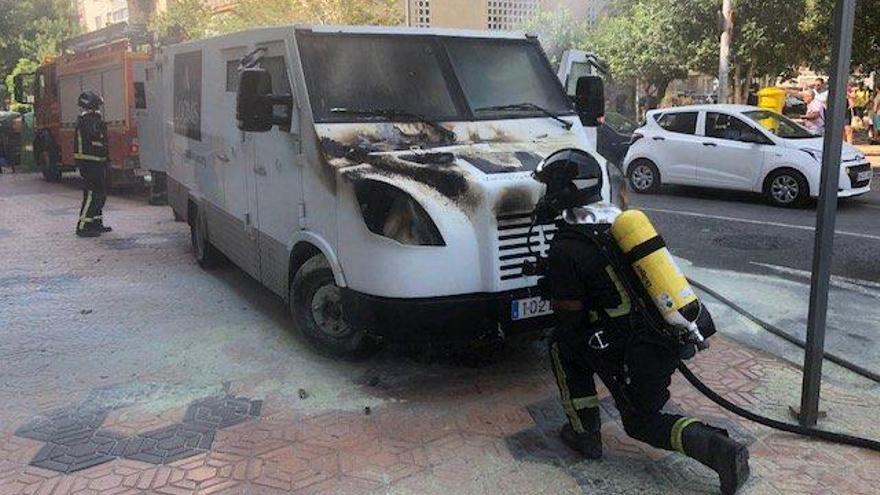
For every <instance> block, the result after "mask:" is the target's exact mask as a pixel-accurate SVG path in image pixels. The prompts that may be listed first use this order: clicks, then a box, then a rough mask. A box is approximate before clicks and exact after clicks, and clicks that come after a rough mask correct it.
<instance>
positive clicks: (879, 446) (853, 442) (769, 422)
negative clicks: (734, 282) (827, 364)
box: [678, 280, 880, 452]
mask: <svg viewBox="0 0 880 495" xmlns="http://www.w3.org/2000/svg"><path fill="white" fill-rule="evenodd" d="M689 282H690V283H691V284H692V285H693V286H694V287H696V288H698V289H700V290H702V291H703V292H705V293H707V294H709V295H710V296H711V297H713V298H715V299H717V300H718V301H719V302H721V303H722V304H724V305H725V306H728V307H729V308H730V309H732V310H734V311H736V312H737V313H739V314H740V315H742V316H744V317H746V318H748V319H749V320H750V321H752V322H753V323H755V324H756V325H758V326H759V327H761V328H762V329H764V330H766V331H768V332H770V333H772V334H773V335H776V336H778V337H781V338H783V339H785V340H786V341H788V342H790V343H792V344H795V345H797V346H798V347H801V348H804V347H805V346H806V344H805V343H804V342H803V341H802V340H800V339H797V338H795V337H792V336H791V335H788V334H787V333H785V332H783V331H782V330H781V329H779V328H778V327H775V326H773V325H771V324H769V323H767V322H765V321H763V320H761V319H760V318H758V317H757V316H755V315H753V314H752V313H749V312H748V311H746V310H745V309H743V308H742V307H740V306H739V305H737V304H736V303H734V302H733V301H731V300H729V299H727V298H725V297H724V296H722V295H721V294H718V293H717V292H715V291H714V290H712V289H710V288H709V287H706V286H705V285H703V284H701V283H699V282H695V281H693V280H689ZM825 357H827V358H828V360H829V361H831V362H832V363H835V364H837V365H839V366H841V367H843V368H845V369H847V370H850V371H852V372H853V373H856V374H857V375H860V376H862V377H865V378H868V379H869V380H872V381H874V382H877V383H880V375H878V374H876V373H874V372H872V371H870V370H867V369H865V368H862V367H861V366H858V365H856V364H854V363H851V362H849V361H847V360H845V359H843V358H841V357H839V356H836V355H834V354H825ZM678 370H679V371H680V372H681V374H682V375H684V377H685V379H686V380H687V381H688V382H690V384H691V385H692V386H693V387H694V388H696V389H697V390H698V391H699V392H700V393H702V394H703V395H705V396H706V397H707V398H708V399H709V400H711V401H712V402H714V403H716V404H718V405H719V406H721V407H723V408H724V409H727V410H728V411H730V412H732V413H733V414H736V415H737V416H740V417H742V418H745V419H747V420H749V421H753V422H755V423H758V424H762V425H764V426H767V427H770V428H773V429H776V430H781V431H785V432H788V433H794V434H797V435H801V436H805V437H810V438H817V439H819V440H824V441H826V442H832V443H838V444H843V445H850V446H853V447H859V448H863V449H869V450H874V451H877V452H880V442H878V441H876V440H870V439H867V438H861V437H857V436H853V435H847V434H845V433H837V432H832V431H827V430H821V429H818V428H808V427H805V426H800V425H795V424H791V423H786V422H784V421H778V420H775V419H771V418H768V417H765V416H761V415H759V414H756V413H754V412H752V411H749V410H747V409H745V408H743V407H740V406H738V405H736V404H734V403H733V402H731V401H729V400H727V399H725V398H724V397H722V396H721V395H720V394H718V393H717V392H715V391H714V390H712V389H711V388H709V386H708V385H706V384H705V383H703V382H702V381H701V380H700V379H699V378H698V377H697V376H696V375H695V374H694V373H693V372H692V371H691V370H690V369H689V368H688V367H687V366H686V365H685V364H684V363H679V365H678Z"/></svg>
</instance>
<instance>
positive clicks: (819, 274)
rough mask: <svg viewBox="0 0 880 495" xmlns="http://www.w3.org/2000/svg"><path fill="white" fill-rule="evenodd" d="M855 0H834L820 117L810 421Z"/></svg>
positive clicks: (821, 344)
mask: <svg viewBox="0 0 880 495" xmlns="http://www.w3.org/2000/svg"><path fill="white" fill-rule="evenodd" d="M855 9H856V0H837V1H836V2H835V4H834V29H833V42H832V52H831V61H832V63H831V75H830V76H831V77H830V82H831V84H830V88H829V93H828V104H829V105H830V106H829V108H828V111H827V112H826V115H828V116H829V117H830V118H829V119H827V120H826V122H825V142H824V146H823V152H822V185H821V187H820V189H819V206H818V211H817V212H816V238H815V241H814V244H813V276H812V282H811V287H810V314H809V317H808V320H807V349H806V353H805V354H804V381H803V387H802V388H801V411H800V418H799V420H800V423H801V425H803V426H807V427H812V426H815V425H816V421H817V420H818V419H819V388H820V386H821V385H822V359H823V357H824V352H825V324H826V320H827V316H828V287H829V282H830V279H831V254H832V249H833V247H834V228H835V221H836V219H837V185H838V181H839V180H840V154H841V148H842V147H843V126H844V123H845V122H846V121H845V120H844V119H846V118H847V116H846V115H844V114H845V113H846V96H847V95H846V86H847V82H848V81H849V75H850V74H849V71H850V58H851V56H852V41H853V23H854V20H855Z"/></svg>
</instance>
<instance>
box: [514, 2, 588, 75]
mask: <svg viewBox="0 0 880 495" xmlns="http://www.w3.org/2000/svg"><path fill="white" fill-rule="evenodd" d="M588 29H589V28H588V27H587V24H586V23H585V22H584V21H582V20H579V19H577V18H575V17H574V16H573V15H572V14H571V11H569V10H568V9H559V10H541V11H538V12H537V13H535V14H534V15H532V16H530V17H529V18H528V19H526V20H525V21H524V22H523V23H522V24H520V25H519V26H517V30H519V31H525V32H527V33H529V34H536V35H538V39H539V40H541V46H543V47H544V51H545V52H547V57H549V58H550V62H551V63H552V64H553V65H554V66H556V65H557V64H559V62H560V60H561V58H562V53H563V52H564V51H566V50H569V49H571V48H575V47H577V46H578V45H580V44H582V43H583V41H584V39H585V38H586V36H587V31H588Z"/></svg>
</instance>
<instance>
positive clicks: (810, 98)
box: [801, 89, 825, 136]
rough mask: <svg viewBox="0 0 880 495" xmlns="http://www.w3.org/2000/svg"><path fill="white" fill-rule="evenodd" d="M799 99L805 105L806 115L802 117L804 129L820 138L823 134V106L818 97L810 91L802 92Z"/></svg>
mask: <svg viewBox="0 0 880 495" xmlns="http://www.w3.org/2000/svg"><path fill="white" fill-rule="evenodd" d="M801 99H803V100H804V103H805V104H806V105H807V113H806V114H805V115H804V127H806V128H807V130H808V131H810V132H812V133H813V134H816V135H817V136H821V135H822V134H824V133H825V105H824V104H823V103H822V102H821V101H819V98H818V96H817V95H816V93H815V92H814V91H813V90H812V89H807V90H804V92H802V93H801Z"/></svg>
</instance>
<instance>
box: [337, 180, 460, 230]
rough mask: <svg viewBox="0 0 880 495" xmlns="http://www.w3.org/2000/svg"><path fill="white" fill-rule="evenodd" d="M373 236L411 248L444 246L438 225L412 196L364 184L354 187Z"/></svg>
mask: <svg viewBox="0 0 880 495" xmlns="http://www.w3.org/2000/svg"><path fill="white" fill-rule="evenodd" d="M354 191H355V195H356V196H357V201H358V205H359V206H360V209H361V215H363V218H364V222H365V223H366V224H367V228H368V229H369V230H370V232H372V233H374V234H377V235H381V236H383V237H387V238H389V239H394V240H395V241H397V242H399V243H401V244H406V245H409V246H445V245H446V242H445V241H444V240H443V236H442V235H440V230H439V229H438V228H437V224H435V223H434V221H433V220H432V219H431V217H430V215H428V212H426V211H425V209H424V208H422V205H420V204H419V203H418V202H417V201H416V200H415V199H414V198H413V197H412V196H410V195H409V194H407V193H405V192H403V191H402V190H400V189H398V188H396V187H394V186H392V185H390V184H386V183H384V182H379V181H374V180H362V181H359V182H357V183H356V184H355V186H354Z"/></svg>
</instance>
